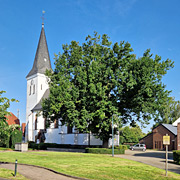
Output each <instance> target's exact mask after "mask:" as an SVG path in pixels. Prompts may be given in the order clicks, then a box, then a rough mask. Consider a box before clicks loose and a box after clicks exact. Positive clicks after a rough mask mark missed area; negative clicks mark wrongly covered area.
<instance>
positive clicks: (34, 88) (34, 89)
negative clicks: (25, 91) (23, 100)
mask: <svg viewBox="0 0 180 180" xmlns="http://www.w3.org/2000/svg"><path fill="white" fill-rule="evenodd" d="M33 94H35V84H34V85H33Z"/></svg>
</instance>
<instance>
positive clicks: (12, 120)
mask: <svg viewBox="0 0 180 180" xmlns="http://www.w3.org/2000/svg"><path fill="white" fill-rule="evenodd" d="M10 114H11V115H7V116H6V121H7V123H8V125H12V124H18V125H20V121H19V119H18V118H17V117H16V116H15V115H14V114H13V113H12V112H10Z"/></svg>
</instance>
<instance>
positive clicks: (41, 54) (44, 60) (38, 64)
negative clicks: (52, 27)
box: [26, 24, 52, 78]
mask: <svg viewBox="0 0 180 180" xmlns="http://www.w3.org/2000/svg"><path fill="white" fill-rule="evenodd" d="M46 69H48V70H50V69H52V68H51V62H50V57H49V51H48V46H47V41H46V36H45V31H44V24H42V29H41V34H40V38H39V43H38V47H37V50H36V55H35V59H34V64H33V67H32V69H31V71H30V72H29V74H28V75H27V76H26V78H28V77H30V76H32V75H34V74H36V73H41V74H45V72H46Z"/></svg>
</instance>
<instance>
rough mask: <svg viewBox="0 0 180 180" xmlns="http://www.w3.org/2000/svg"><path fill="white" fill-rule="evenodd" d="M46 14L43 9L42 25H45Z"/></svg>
mask: <svg viewBox="0 0 180 180" xmlns="http://www.w3.org/2000/svg"><path fill="white" fill-rule="evenodd" d="M44 14H45V11H44V10H43V11H42V17H41V19H42V25H44V19H45V18H44Z"/></svg>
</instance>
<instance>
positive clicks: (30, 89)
mask: <svg viewBox="0 0 180 180" xmlns="http://www.w3.org/2000/svg"><path fill="white" fill-rule="evenodd" d="M29 95H31V86H30V87H29Z"/></svg>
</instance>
